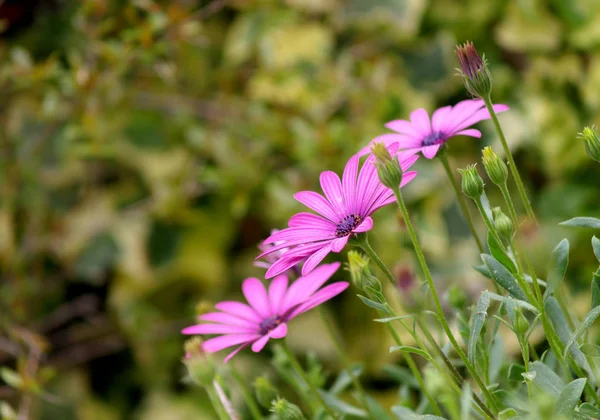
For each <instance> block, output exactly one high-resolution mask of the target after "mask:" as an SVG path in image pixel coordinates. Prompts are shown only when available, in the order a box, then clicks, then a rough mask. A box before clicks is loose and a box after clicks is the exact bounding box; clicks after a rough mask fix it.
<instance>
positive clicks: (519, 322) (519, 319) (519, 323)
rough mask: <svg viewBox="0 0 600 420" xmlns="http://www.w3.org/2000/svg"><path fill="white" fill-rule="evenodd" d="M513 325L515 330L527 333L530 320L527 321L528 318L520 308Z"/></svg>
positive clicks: (518, 332) (521, 333) (519, 332)
mask: <svg viewBox="0 0 600 420" xmlns="http://www.w3.org/2000/svg"><path fill="white" fill-rule="evenodd" d="M513 327H514V329H515V332H516V333H517V334H519V335H523V334H525V333H526V332H527V330H528V329H529V321H527V318H525V315H523V312H521V310H520V309H518V310H517V311H516V312H515V322H514V324H513Z"/></svg>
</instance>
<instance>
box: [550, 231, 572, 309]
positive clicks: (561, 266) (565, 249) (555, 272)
mask: <svg viewBox="0 0 600 420" xmlns="http://www.w3.org/2000/svg"><path fill="white" fill-rule="evenodd" d="M568 265H569V241H568V240H566V239H563V240H562V241H560V242H559V244H558V245H557V246H556V248H554V250H553V251H552V254H551V256H550V269H549V270H548V279H547V280H548V281H547V284H546V290H545V291H544V299H547V298H548V296H550V295H551V294H552V293H553V292H554V291H555V290H556V288H557V287H558V285H559V284H560V282H561V281H562V279H563V278H564V277H565V273H566V272H567V266H568Z"/></svg>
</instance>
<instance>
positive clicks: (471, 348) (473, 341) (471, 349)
mask: <svg viewBox="0 0 600 420" xmlns="http://www.w3.org/2000/svg"><path fill="white" fill-rule="evenodd" d="M489 306H490V297H489V295H488V293H487V292H483V293H482V294H481V297H480V298H479V301H478V302H477V305H476V306H475V311H474V312H473V316H472V317H471V329H470V330H469V343H468V356H469V361H470V362H471V363H475V352H476V348H477V341H478V340H479V336H480V335H481V330H482V329H483V324H484V323H485V319H486V317H487V310H488V308H489Z"/></svg>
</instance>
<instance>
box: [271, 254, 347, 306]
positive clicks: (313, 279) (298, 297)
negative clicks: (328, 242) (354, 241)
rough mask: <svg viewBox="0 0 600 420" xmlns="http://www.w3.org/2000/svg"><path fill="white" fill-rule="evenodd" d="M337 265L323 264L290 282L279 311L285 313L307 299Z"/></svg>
mask: <svg viewBox="0 0 600 420" xmlns="http://www.w3.org/2000/svg"><path fill="white" fill-rule="evenodd" d="M328 251H329V249H328ZM339 267H340V263H333V264H323V265H321V266H319V267H317V268H316V269H314V270H313V271H312V272H311V273H309V274H306V275H304V276H302V277H300V278H299V279H298V280H296V281H295V282H294V283H292V285H291V286H290V287H289V289H288V291H287V293H286V294H285V299H284V301H283V305H282V308H281V312H282V313H285V312H287V311H288V310H290V309H291V308H292V307H294V306H296V305H298V304H299V303H302V302H304V301H306V300H308V299H309V298H310V296H311V295H312V294H313V293H314V292H315V291H316V290H318V289H319V288H320V287H321V286H322V285H323V284H324V283H325V282H326V281H327V280H329V278H330V277H331V276H333V274H334V273H335V272H336V271H337V270H338V268H339Z"/></svg>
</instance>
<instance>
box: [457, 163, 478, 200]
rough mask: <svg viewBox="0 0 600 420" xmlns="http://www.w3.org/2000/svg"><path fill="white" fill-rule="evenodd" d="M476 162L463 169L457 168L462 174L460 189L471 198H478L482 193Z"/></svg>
mask: <svg viewBox="0 0 600 420" xmlns="http://www.w3.org/2000/svg"><path fill="white" fill-rule="evenodd" d="M476 166H477V164H473V165H469V166H467V167H466V168H465V169H459V170H458V172H460V174H461V175H462V184H461V187H462V191H463V192H464V193H465V195H466V196H467V197H469V198H472V199H473V200H478V199H479V197H481V195H482V194H483V186H484V184H483V179H481V177H480V176H479V173H478V172H477V167H476Z"/></svg>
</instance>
